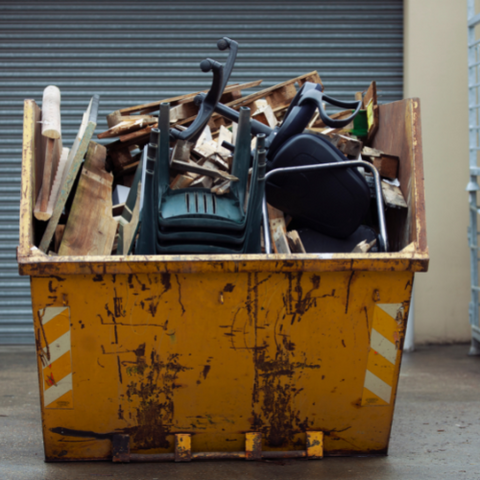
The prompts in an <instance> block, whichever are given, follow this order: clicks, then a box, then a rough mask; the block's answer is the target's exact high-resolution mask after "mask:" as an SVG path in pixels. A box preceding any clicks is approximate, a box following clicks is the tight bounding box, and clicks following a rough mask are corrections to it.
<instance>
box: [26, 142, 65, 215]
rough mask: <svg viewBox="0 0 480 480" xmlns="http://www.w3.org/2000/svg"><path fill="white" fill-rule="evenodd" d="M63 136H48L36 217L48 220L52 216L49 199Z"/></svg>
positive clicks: (35, 209)
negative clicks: (49, 209) (49, 210)
mask: <svg viewBox="0 0 480 480" xmlns="http://www.w3.org/2000/svg"><path fill="white" fill-rule="evenodd" d="M62 149H63V147H62V138H61V137H60V138H55V139H54V138H47V139H46V149H45V157H44V166H43V178H42V186H41V188H40V192H39V194H38V198H37V202H36V204H35V208H34V212H33V213H34V215H35V218H37V219H38V220H43V221H46V220H48V219H49V218H50V217H51V212H50V213H49V212H48V211H47V210H48V200H49V198H50V193H51V190H52V186H53V181H54V178H55V174H56V172H57V169H58V164H59V162H60V157H61V155H62Z"/></svg>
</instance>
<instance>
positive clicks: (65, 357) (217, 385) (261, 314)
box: [18, 99, 429, 462]
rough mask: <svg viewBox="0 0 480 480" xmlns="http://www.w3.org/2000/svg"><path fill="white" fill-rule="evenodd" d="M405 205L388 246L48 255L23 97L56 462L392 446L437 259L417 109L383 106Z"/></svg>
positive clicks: (42, 361)
mask: <svg viewBox="0 0 480 480" xmlns="http://www.w3.org/2000/svg"><path fill="white" fill-rule="evenodd" d="M379 109H380V111H379V113H380V115H379V119H380V126H379V130H378V132H377V134H376V137H375V140H374V144H373V147H375V148H378V149H381V150H383V151H385V152H388V153H389V154H391V155H396V156H398V157H399V158H400V167H399V180H400V184H401V189H402V192H403V195H404V197H405V199H406V201H407V204H408V209H404V210H390V211H388V212H387V229H388V234H389V240H390V249H391V252H390V253H367V254H295V255H276V254H272V255H196V256H195V255H193V256H191V255H179V256H135V255H131V256H102V257H100V256H98V257H97V256H83V257H70V256H63V257H61V256H49V255H46V254H43V253H42V252H41V251H40V250H39V249H38V248H37V247H36V246H35V231H34V221H33V214H32V212H33V205H34V200H35V199H34V192H35V181H36V180H35V148H36V137H37V138H38V135H36V134H37V129H38V128H39V125H40V124H39V123H38V122H36V120H35V119H36V118H37V119H38V107H37V106H36V104H35V102H34V101H33V100H26V101H25V117H24V138H23V164H22V191H21V219H20V245H19V247H18V263H19V271H20V273H21V274H22V275H29V276H30V277H31V295H32V305H33V321H34V328H35V337H36V351H37V359H38V376H39V386H40V401H41V411H42V419H43V436H44V445H45V457H46V460H47V461H69V460H112V459H113V461H123V462H128V461H142V460H146V461H148V460H156V461H163V460H175V461H190V460H195V459H197V458H245V459H247V460H249V459H259V458H262V457H264V458H272V457H309V458H321V457H322V456H324V455H325V456H329V455H330V456H333V455H346V456H348V455H375V454H386V453H387V449H388V443H389V436H390V429H391V425H392V419H393V412H394V404H395V398H396V391H397V383H398V377H399V369H400V363H401V359H402V349H403V341H404V336H405V329H406V322H407V317H408V311H409V306H410V299H411V293H412V287H413V280H414V273H415V272H423V271H426V270H427V267H428V261H429V257H428V249H427V244H426V232H425V228H426V222H425V210H424V187H423V165H422V144H421V129H420V107H419V101H418V99H408V100H403V101H400V102H395V103H391V104H385V105H381V106H380V107H379Z"/></svg>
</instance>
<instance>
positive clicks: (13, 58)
mask: <svg viewBox="0 0 480 480" xmlns="http://www.w3.org/2000/svg"><path fill="white" fill-rule="evenodd" d="M224 35H227V36H230V37H231V38H234V39H235V40H237V41H238V42H239V43H240V50H239V54H238V58H237V62H236V65H235V69H234V72H233V75H232V78H231V81H232V82H248V81H251V80H256V79H258V78H262V79H263V80H264V82H263V85H262V87H268V86H271V85H274V84H276V83H278V82H281V81H284V80H287V79H289V78H292V77H295V76H298V75H301V74H303V73H307V72H310V71H312V70H317V71H318V72H319V74H320V76H321V78H322V80H323V82H324V84H325V87H326V91H327V92H328V93H330V94H331V95H333V96H337V97H339V98H343V99H351V98H352V96H353V94H354V93H355V92H356V91H359V90H364V89H365V88H367V87H368V85H369V83H370V81H371V80H373V79H374V80H376V81H377V85H378V90H379V99H380V101H381V102H389V101H394V100H398V99H400V98H401V97H402V90H403V84H402V80H403V50H402V46H403V3H402V1H401V0H377V1H374V0H370V1H361V0H358V1H344V0H336V1H335V0H330V1H322V0H318V1H315V2H306V1H298V2H293V1H288V2H287V1H281V0H280V1H275V2H271V1H261V2H258V1H255V2H252V1H235V0H229V1H224V0H222V1H218V2H216V1H210V2H203V1H200V0H195V1H175V2H171V1H169V2H167V1H154V2H145V1H135V2H131V1H129V2H122V1H115V2H106V1H97V2H78V1H77V2H51V1H50V2H49V1H43V2H23V1H16V2H3V1H0V286H1V288H0V343H25V342H27V343H28V342H33V329H32V320H31V311H30V302H29V296H30V291H29V279H28V278H21V277H19V276H18V274H17V267H16V260H15V247H16V245H17V243H18V214H19V190H20V161H21V150H22V145H21V141H22V121H23V118H22V115H23V112H22V109H23V100H24V99H25V98H34V99H35V100H36V101H37V103H38V104H39V105H40V104H41V99H42V92H43V89H44V88H45V86H47V85H49V84H55V85H57V86H58V87H60V89H61V91H62V130H63V139H64V144H65V145H66V146H69V145H70V144H71V143H72V142H73V138H74V136H75V133H76V131H77V129H78V126H79V124H80V118H81V114H82V112H83V111H84V110H85V108H86V107H87V104H88V101H89V98H90V97H91V96H92V95H93V94H95V93H97V94H99V95H100V113H99V115H100V122H99V126H98V130H97V131H98V132H99V131H102V130H104V129H106V121H105V115H107V114H108V113H110V112H112V111H113V110H116V109H118V108H121V107H126V106H129V105H136V104H139V103H144V102H145V103H146V102H150V101H154V100H158V99H161V98H165V97H169V96H174V95H178V94H183V93H188V92H193V91H198V90H202V89H206V88H208V87H209V85H210V76H209V74H204V73H202V72H201V71H200V69H199V63H200V61H201V60H202V59H203V58H205V57H207V56H209V57H212V58H215V59H219V60H224V59H225V58H226V54H224V53H221V52H219V51H218V50H217V49H216V41H217V39H218V38H220V37H222V36H224Z"/></svg>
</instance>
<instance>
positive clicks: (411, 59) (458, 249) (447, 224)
mask: <svg viewBox="0 0 480 480" xmlns="http://www.w3.org/2000/svg"><path fill="white" fill-rule="evenodd" d="M404 4H405V50H404V55H405V58H404V62H405V77H404V85H405V86H404V96H405V97H406V98H408V97H419V98H420V104H421V117H422V132H423V159H424V168H425V193H426V211H427V239H428V245H429V249H430V268H429V272H428V273H426V274H417V276H416V279H415V282H416V283H415V343H416V344H419V343H420V344H421V343H429V342H456V341H469V340H470V327H469V321H468V303H469V300H470V291H469V288H470V261H469V251H468V246H467V226H468V196H467V193H466V192H465V187H466V185H467V183H468V84H467V74H468V72H467V22H466V18H467V1H466V0H405V2H404Z"/></svg>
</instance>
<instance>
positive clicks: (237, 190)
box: [230, 107, 252, 206]
mask: <svg viewBox="0 0 480 480" xmlns="http://www.w3.org/2000/svg"><path fill="white" fill-rule="evenodd" d="M251 138H252V134H251V126H250V109H249V108H246V107H242V108H240V114H239V118H238V130H237V138H236V141H235V152H234V154H233V163H232V175H234V176H235V177H237V178H238V182H232V184H231V186H230V190H231V191H232V193H233V194H234V195H235V197H237V198H238V201H239V202H240V205H241V206H243V204H244V202H245V194H246V190H247V182H248V169H249V167H250V159H251V157H250V144H251Z"/></svg>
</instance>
